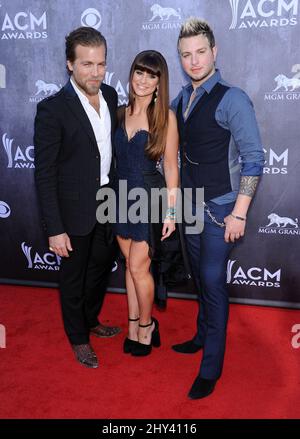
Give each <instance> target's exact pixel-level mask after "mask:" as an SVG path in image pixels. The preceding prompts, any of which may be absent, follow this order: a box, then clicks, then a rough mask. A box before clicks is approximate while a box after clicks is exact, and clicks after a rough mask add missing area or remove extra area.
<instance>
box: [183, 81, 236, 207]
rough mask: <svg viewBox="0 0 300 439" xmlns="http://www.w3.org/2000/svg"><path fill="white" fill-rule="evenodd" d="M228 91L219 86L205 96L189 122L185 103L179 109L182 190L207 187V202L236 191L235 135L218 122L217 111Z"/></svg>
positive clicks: (195, 108)
mask: <svg viewBox="0 0 300 439" xmlns="http://www.w3.org/2000/svg"><path fill="white" fill-rule="evenodd" d="M228 88H229V87H226V86H224V85H222V84H220V83H217V84H216V85H215V86H214V87H213V89H212V90H211V92H210V93H206V92H205V94H204V95H203V96H202V97H201V98H200V100H199V102H198V103H197V104H196V106H195V107H194V108H193V110H192V112H191V113H190V114H189V116H188V118H187V119H186V121H184V118H183V116H182V99H181V100H180V102H179V104H178V108H177V121H178V129H179V137H180V156H181V164H182V166H181V186H182V188H201V187H204V199H205V201H208V200H211V199H212V198H215V197H218V196H221V195H224V194H226V193H228V192H231V191H232V188H231V183H230V174H229V168H228V149H229V141H230V136H231V133H230V131H229V130H226V129H224V128H222V127H221V126H220V125H218V123H217V122H216V120H215V113H216V109H217V107H218V105H219V103H220V101H221V99H222V98H223V96H224V94H225V93H226V91H227V90H228ZM193 198H194V197H193Z"/></svg>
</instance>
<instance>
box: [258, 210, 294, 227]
mask: <svg viewBox="0 0 300 439" xmlns="http://www.w3.org/2000/svg"><path fill="white" fill-rule="evenodd" d="M268 220H270V222H269V224H268V225H266V227H270V226H272V225H273V224H275V225H276V226H277V227H286V226H287V225H290V226H293V227H294V228H295V229H298V218H295V219H294V220H293V219H292V218H288V217H287V216H279V215H277V214H276V213H270V215H268Z"/></svg>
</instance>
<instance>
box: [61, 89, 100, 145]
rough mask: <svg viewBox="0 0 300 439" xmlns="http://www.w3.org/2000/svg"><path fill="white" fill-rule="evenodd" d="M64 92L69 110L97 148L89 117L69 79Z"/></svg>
mask: <svg viewBox="0 0 300 439" xmlns="http://www.w3.org/2000/svg"><path fill="white" fill-rule="evenodd" d="M64 92H65V97H66V101H67V104H68V106H69V108H70V110H71V111H72V113H73V114H74V116H75V117H76V118H77V119H78V120H79V122H80V123H81V125H82V127H83V129H84V130H85V132H86V133H87V135H88V136H89V138H90V139H91V141H92V143H93V144H94V145H95V147H96V148H97V150H98V146H97V141H96V138H95V134H94V131H93V127H92V125H91V122H90V120H89V118H88V116H87V114H86V112H85V110H84V108H83V106H82V104H81V102H80V99H79V97H78V96H77V94H76V92H75V90H74V88H73V86H72V84H71V82H70V81H69V82H68V83H67V84H66V85H65V87H64Z"/></svg>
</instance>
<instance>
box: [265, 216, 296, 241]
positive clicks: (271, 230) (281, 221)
mask: <svg viewBox="0 0 300 439" xmlns="http://www.w3.org/2000/svg"><path fill="white" fill-rule="evenodd" d="M268 221H269V222H268V224H267V225H266V226H263V227H259V229H258V233H263V234H267V235H277V234H278V235H293V236H294V235H297V236H299V235H300V229H299V226H298V218H290V217H288V216H280V215H278V214H277V213H270V215H268Z"/></svg>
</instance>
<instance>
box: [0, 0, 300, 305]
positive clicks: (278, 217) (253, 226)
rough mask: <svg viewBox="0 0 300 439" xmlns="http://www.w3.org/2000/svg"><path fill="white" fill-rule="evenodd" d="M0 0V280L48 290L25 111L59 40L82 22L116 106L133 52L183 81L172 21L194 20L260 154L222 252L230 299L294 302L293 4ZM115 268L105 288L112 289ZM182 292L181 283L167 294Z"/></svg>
mask: <svg viewBox="0 0 300 439" xmlns="http://www.w3.org/2000/svg"><path fill="white" fill-rule="evenodd" d="M154 2H155V0H113V1H111V0H51V1H48V0H39V1H37V0H24V1H22V0H13V1H12V0H1V2H0V99H1V106H0V115H1V116H0V174H1V177H0V240H1V241H0V244H1V252H0V255H1V261H0V281H1V282H2V283H22V284H31V285H32V284H33V285H47V286H49V285H55V284H56V283H57V279H58V271H59V266H60V259H59V257H57V256H55V255H54V254H53V253H51V252H49V250H48V245H47V240H46V239H45V237H44V235H43V231H42V228H41V219H40V214H39V209H38V205H37V198H36V193H35V187H34V145H33V140H32V138H33V120H34V116H35V112H36V104H37V103H38V102H39V101H40V100H42V99H44V98H45V97H47V96H50V95H51V94H53V93H55V92H57V91H58V90H59V89H60V88H61V87H62V86H63V85H64V84H65V82H66V81H67V79H68V77H67V73H66V67H65V65H66V63H65V55H64V38H65V35H66V34H67V33H69V32H70V31H71V30H73V29H74V28H76V27H79V26H82V25H83V26H93V27H94V28H96V29H98V30H100V31H101V32H102V33H103V34H104V36H105V37H106V39H107V42H108V68H107V73H106V79H105V82H106V83H107V84H110V85H111V86H113V87H114V88H115V89H116V91H117V92H118V95H119V103H120V104H123V103H126V102H127V96H128V73H129V67H130V65H131V62H132V60H133V58H134V56H135V55H136V54H137V53H138V52H139V51H141V50H145V49H156V50H159V51H161V52H162V53H163V55H164V56H165V57H166V59H167V62H168V65H169V70H170V82H171V83H170V92H171V97H172V98H173V97H175V96H176V94H177V93H178V91H179V90H180V88H181V87H182V85H184V84H185V83H186V78H185V77H184V75H183V72H182V70H181V68H180V63H179V59H178V55H177V49H176V43H177V37H178V32H179V29H180V25H181V23H182V22H183V21H184V20H185V19H186V18H188V17H190V16H198V17H202V18H204V19H206V20H207V21H208V22H209V23H210V24H211V26H212V27H213V29H214V31H215V36H216V41H217V45H218V48H219V55H218V60H217V66H218V68H220V70H221V73H222V76H223V77H224V79H226V80H227V81H228V82H230V83H232V84H234V85H237V86H239V87H241V88H243V89H244V90H245V91H246V92H247V93H248V94H249V96H250V97H251V99H252V101H253V103H254V106H255V109H256V114H257V119H258V122H259V126H260V130H261V135H262V140H263V145H264V148H265V153H266V162H265V167H264V175H263V178H262V180H261V183H260V186H259V190H258V192H257V196H256V198H255V200H254V202H253V204H252V208H251V212H250V214H249V221H248V224H247V234H246V237H245V238H244V239H243V242H241V243H239V245H238V246H237V247H236V249H235V250H234V252H233V253H232V254H231V257H230V261H229V263H228V283H229V284H230V296H231V300H232V301H237V302H243V303H257V304H265V305H277V306H289V307H298V308H299V307H300V272H299V269H297V267H298V263H299V262H298V258H299V250H300V231H299V222H298V218H299V214H300V190H299V175H300V164H299V162H300V148H299V139H300V45H299V37H300V16H299V14H300V12H299V10H300V5H299V3H300V0H214V1H209V0H184V1H183V0H182V1H179V0H171V1H170V0H159V3H154ZM123 277H124V270H123V264H122V263H121V262H120V261H116V263H115V266H114V269H113V272H112V276H111V282H110V289H112V290H116V291H124V279H123ZM172 292H173V293H175V294H177V295H179V296H181V295H182V296H184V297H194V291H193V290H192V288H191V286H190V285H183V286H180V287H178V288H172Z"/></svg>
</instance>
